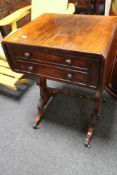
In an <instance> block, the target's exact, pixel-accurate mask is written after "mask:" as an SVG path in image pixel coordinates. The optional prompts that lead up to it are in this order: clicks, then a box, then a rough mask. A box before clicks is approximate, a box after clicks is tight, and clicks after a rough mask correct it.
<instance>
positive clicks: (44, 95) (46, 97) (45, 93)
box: [33, 78, 50, 129]
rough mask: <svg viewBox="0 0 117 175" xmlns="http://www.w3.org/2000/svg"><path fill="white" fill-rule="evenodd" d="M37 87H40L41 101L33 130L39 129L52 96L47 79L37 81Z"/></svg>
mask: <svg viewBox="0 0 117 175" xmlns="http://www.w3.org/2000/svg"><path fill="white" fill-rule="evenodd" d="M37 85H39V87H40V96H41V98H40V100H39V105H38V114H37V115H36V117H35V119H34V124H33V128H34V129H37V128H38V125H39V123H40V122H41V119H42V117H43V114H44V110H45V106H46V104H47V102H48V100H49V98H50V94H49V91H48V88H47V85H46V79H44V78H39V79H38V81H37Z"/></svg>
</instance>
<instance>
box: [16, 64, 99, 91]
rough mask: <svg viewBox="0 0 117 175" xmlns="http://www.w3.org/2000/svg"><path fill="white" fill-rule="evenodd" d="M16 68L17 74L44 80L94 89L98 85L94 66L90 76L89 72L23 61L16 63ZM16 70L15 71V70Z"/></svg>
mask: <svg viewBox="0 0 117 175" xmlns="http://www.w3.org/2000/svg"><path fill="white" fill-rule="evenodd" d="M17 68H18V72H22V73H29V74H34V75H39V76H44V77H46V78H50V79H54V80H59V81H66V82H71V83H75V84H79V85H83V86H87V87H92V88H95V87H96V86H97V83H98V74H97V73H98V72H97V69H95V66H92V69H91V70H92V75H91V72H89V73H88V72H85V71H77V70H74V69H68V68H66V69H64V68H62V67H56V66H52V65H46V64H38V63H33V64H32V63H29V62H25V61H18V64H17ZM17 68H16V69H15V70H17Z"/></svg>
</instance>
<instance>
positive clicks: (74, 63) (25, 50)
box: [14, 46, 89, 71]
mask: <svg viewBox="0 0 117 175" xmlns="http://www.w3.org/2000/svg"><path fill="white" fill-rule="evenodd" d="M14 52H15V57H16V59H17V60H25V61H30V62H43V63H50V64H57V65H62V66H70V67H76V68H78V69H80V70H83V71H88V64H89V60H88V59H87V58H84V57H78V56H76V55H75V56H73V55H69V54H66V53H65V54H64V53H62V54H61V53H59V52H56V51H54V50H48V49H45V48H41V49H40V48H35V47H34V48H33V47H30V48H29V46H28V47H26V46H25V47H23V46H20V48H19V46H15V49H14Z"/></svg>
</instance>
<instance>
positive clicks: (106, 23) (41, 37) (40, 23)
mask: <svg viewBox="0 0 117 175" xmlns="http://www.w3.org/2000/svg"><path fill="white" fill-rule="evenodd" d="M2 44H3V47H4V51H5V53H6V56H7V59H8V62H9V64H10V66H11V68H12V69H13V70H15V71H17V72H23V73H27V74H33V75H35V77H36V78H37V83H38V84H39V86H40V95H41V100H40V103H39V107H38V109H39V112H38V115H37V117H36V119H35V125H34V128H37V126H38V124H39V123H40V120H41V118H42V116H43V114H44V109H45V106H46V104H47V102H48V100H49V99H50V97H51V96H53V95H54V94H56V93H57V92H59V90H58V89H52V88H48V87H47V85H46V80H47V79H52V80H57V81H62V82H68V83H70V84H77V85H79V86H83V87H87V88H91V89H95V90H96V94H95V98H94V100H95V103H94V108H93V110H92V113H91V119H90V121H89V129H88V132H87V134H86V138H85V146H89V143H90V140H91V138H92V136H93V133H94V129H95V125H96V121H97V119H98V118H99V113H100V108H101V102H102V93H103V90H104V87H105V85H106V82H107V80H108V78H109V76H110V71H111V68H112V64H113V62H114V57H115V55H116V48H117V17H105V16H85V15H82V16H81V15H63V14H61V15H60V14H44V15H42V16H41V17H39V18H37V19H36V20H34V21H32V22H31V23H29V24H28V25H26V26H24V27H23V28H21V29H20V30H18V31H17V32H15V33H14V34H12V35H10V36H9V37H7V38H5V40H4V41H3V43H2ZM66 94H69V93H68V92H66ZM71 94H73V93H71Z"/></svg>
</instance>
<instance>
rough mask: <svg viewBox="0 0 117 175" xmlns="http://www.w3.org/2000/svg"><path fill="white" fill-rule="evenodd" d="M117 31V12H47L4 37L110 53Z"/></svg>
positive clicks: (12, 40)
mask: <svg viewBox="0 0 117 175" xmlns="http://www.w3.org/2000/svg"><path fill="white" fill-rule="evenodd" d="M116 31H117V17H116V16H93V15H76V14H72V15H68V14H43V15H42V16H40V17H38V18H37V19H35V20H34V21H32V22H30V23H28V24H27V25H25V26H24V27H22V28H20V29H19V30H18V31H16V32H15V33H13V34H11V35H10V36H8V37H6V38H5V39H4V41H5V42H11V43H15V44H24V45H31V46H41V47H49V48H56V49H63V50H70V51H71V50H72V51H79V52H87V53H95V54H99V55H103V56H106V55H107V54H108V50H109V47H110V45H111V43H112V40H113V37H114V36H115V33H116ZM116 36H117V35H116ZM116 41H117V37H116Z"/></svg>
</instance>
